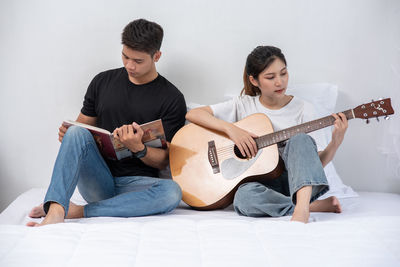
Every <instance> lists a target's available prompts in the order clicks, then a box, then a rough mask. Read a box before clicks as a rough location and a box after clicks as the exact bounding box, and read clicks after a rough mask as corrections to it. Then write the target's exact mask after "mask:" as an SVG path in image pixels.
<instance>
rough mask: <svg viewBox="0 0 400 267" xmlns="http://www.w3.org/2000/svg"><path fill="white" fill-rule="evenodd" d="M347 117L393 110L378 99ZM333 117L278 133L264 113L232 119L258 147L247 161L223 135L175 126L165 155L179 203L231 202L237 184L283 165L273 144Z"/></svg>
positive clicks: (208, 205)
mask: <svg viewBox="0 0 400 267" xmlns="http://www.w3.org/2000/svg"><path fill="white" fill-rule="evenodd" d="M343 113H344V115H345V116H346V118H347V119H348V120H350V119H354V118H359V119H366V120H367V123H368V119H369V118H376V119H378V117H380V116H385V119H388V118H389V117H388V115H392V114H394V110H393V108H392V106H391V99H390V98H386V99H380V100H378V101H372V102H370V103H366V104H362V105H359V106H357V107H356V108H354V109H350V110H346V111H343ZM334 122H335V118H334V117H333V116H326V117H324V118H320V119H317V120H313V121H309V122H306V123H303V124H299V125H296V126H293V127H290V128H287V129H284V130H280V131H277V132H274V131H273V128H272V124H271V121H270V120H269V119H268V117H267V116H266V115H265V114H261V113H256V114H253V115H250V116H248V117H246V118H244V119H243V120H241V121H238V122H236V123H235V125H236V126H238V127H240V128H242V129H245V130H247V131H249V132H252V133H254V134H256V135H258V136H259V137H257V138H254V141H255V142H256V144H257V147H258V153H257V155H256V156H255V157H254V158H252V159H242V158H241V156H240V152H239V153H238V154H239V157H238V156H237V155H236V154H235V152H234V144H233V142H232V141H231V140H230V139H229V138H228V136H226V135H225V134H224V133H221V132H217V131H213V130H210V129H207V128H204V127H201V126H198V125H196V124H193V123H192V124H188V125H186V126H184V127H183V128H182V129H180V130H179V131H178V132H177V133H176V134H175V136H174V138H173V139H172V142H171V145H170V148H169V159H170V167H171V173H172V178H173V179H174V180H175V181H176V182H177V183H178V184H179V185H180V187H181V188H182V192H183V201H185V202H186V203H187V204H188V205H190V206H192V207H193V208H195V209H199V210H211V209H218V208H224V207H226V206H228V205H230V204H231V203H232V201H233V197H234V194H235V192H236V189H237V188H238V187H239V185H241V184H243V183H246V182H250V181H263V180H267V179H273V178H276V177H278V176H279V175H280V174H281V173H282V171H283V169H284V167H283V164H282V161H280V158H279V153H278V147H277V143H279V142H282V141H285V140H288V139H290V138H291V137H292V136H295V135H296V134H299V133H309V132H312V131H316V130H318V129H322V128H325V127H328V126H331V125H333V124H334Z"/></svg>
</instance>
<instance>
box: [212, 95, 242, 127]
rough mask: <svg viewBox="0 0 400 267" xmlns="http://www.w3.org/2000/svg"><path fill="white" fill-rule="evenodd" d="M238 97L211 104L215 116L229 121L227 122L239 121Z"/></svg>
mask: <svg viewBox="0 0 400 267" xmlns="http://www.w3.org/2000/svg"><path fill="white" fill-rule="evenodd" d="M236 102H237V99H236V98H232V99H230V100H228V101H225V102H221V103H218V104H214V105H210V108H211V110H212V112H213V114H214V117H216V118H218V119H221V120H224V121H227V122H231V123H232V122H237V121H238V118H237V112H236V106H237V105H236Z"/></svg>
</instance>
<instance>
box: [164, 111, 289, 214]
mask: <svg viewBox="0 0 400 267" xmlns="http://www.w3.org/2000/svg"><path fill="white" fill-rule="evenodd" d="M235 125H236V126H238V127H240V128H242V129H246V130H247V131H249V132H252V133H254V134H256V135H258V136H261V135H265V134H268V133H271V132H273V128H272V124H271V122H270V120H269V119H268V117H267V116H266V115H264V114H260V113H258V114H253V115H250V116H248V117H246V118H245V119H243V120H241V121H238V122H236V123H235ZM209 141H214V142H215V148H216V151H217V154H216V155H217V157H218V161H219V168H220V171H219V172H218V173H214V171H213V168H212V166H211V164H210V161H209V157H208V155H209V145H208V143H209ZM233 145H234V143H233V141H232V140H230V139H229V138H228V136H226V135H225V134H224V133H221V132H217V131H213V130H210V129H207V128H204V127H201V126H198V125H196V124H193V123H191V124H188V125H186V126H184V127H183V128H181V129H180V130H179V131H178V132H177V133H176V134H175V136H174V138H173V139H172V142H171V145H170V148H169V151H170V152H169V153H170V167H171V173H172V177H173V180H174V181H176V182H177V183H178V184H179V185H180V187H181V188H182V192H183V201H184V202H186V203H187V204H188V205H189V206H191V207H193V208H195V209H200V210H211V209H218V208H224V207H226V206H228V205H230V204H231V203H232V201H233V197H234V193H235V191H236V189H237V188H238V187H239V185H240V184H242V183H245V182H249V181H260V180H264V179H272V178H276V177H277V176H279V175H280V174H281V173H282V170H283V167H282V164H279V162H280V161H279V153H278V148H277V145H276V144H274V145H271V146H268V147H265V148H263V149H260V150H259V152H258V153H257V156H256V157H254V158H253V159H241V158H239V157H237V156H236V155H235V153H234V151H233Z"/></svg>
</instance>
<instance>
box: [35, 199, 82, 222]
mask: <svg viewBox="0 0 400 267" xmlns="http://www.w3.org/2000/svg"><path fill="white" fill-rule="evenodd" d="M83 207H84V206H79V205H76V204H75V203H73V202H69V209H68V214H67V217H66V218H67V219H76V218H83ZM45 216H46V213H45V212H44V208H43V203H42V204H40V205H39V206H37V207H34V208H33V209H32V210H31V212H30V213H29V217H31V218H42V217H45Z"/></svg>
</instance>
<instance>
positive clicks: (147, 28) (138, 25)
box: [122, 19, 164, 56]
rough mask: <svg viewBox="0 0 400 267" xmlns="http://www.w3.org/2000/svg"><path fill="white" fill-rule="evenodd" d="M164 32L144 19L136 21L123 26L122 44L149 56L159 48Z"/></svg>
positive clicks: (155, 24) (153, 23)
mask: <svg viewBox="0 0 400 267" xmlns="http://www.w3.org/2000/svg"><path fill="white" fill-rule="evenodd" d="M163 36H164V31H163V29H162V27H161V26H160V25H158V24H157V23H155V22H151V21H147V20H145V19H137V20H134V21H132V22H130V23H129V24H128V25H126V26H125V28H124V31H123V32H122V44H123V45H126V46H128V47H129V48H131V49H133V50H137V51H141V52H146V53H148V54H150V55H151V56H153V55H154V53H155V52H157V51H159V50H160V48H161V43H162V39H163Z"/></svg>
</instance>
